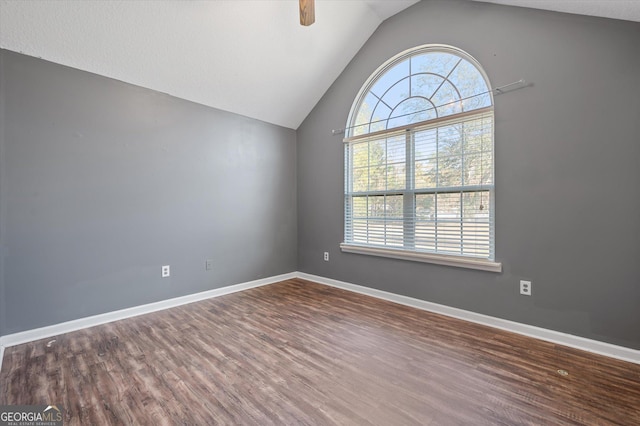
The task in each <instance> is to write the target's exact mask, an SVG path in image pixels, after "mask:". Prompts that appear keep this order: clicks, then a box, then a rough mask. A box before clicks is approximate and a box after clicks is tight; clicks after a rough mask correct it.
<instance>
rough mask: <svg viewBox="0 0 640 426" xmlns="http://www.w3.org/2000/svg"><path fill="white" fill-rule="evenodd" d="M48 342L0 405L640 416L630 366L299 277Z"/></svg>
mask: <svg viewBox="0 0 640 426" xmlns="http://www.w3.org/2000/svg"><path fill="white" fill-rule="evenodd" d="M50 340H52V339H46V340H42V341H37V342H33V343H28V344H24V345H20V346H14V347H10V348H7V349H6V351H5V356H4V363H3V365H2V372H1V374H0V385H1V390H0V404H52V403H57V404H59V405H61V406H62V407H64V410H65V412H64V414H65V425H89V424H94V425H103V424H193V425H211V424H233V425H236V424H242V425H244V424H255V425H266V424H279V425H281V424H285V425H291V424H317V425H324V424H342V425H344V424H358V425H360V424H376V425H409V424H419V425H483V424H488V425H520V424H533V425H565V424H587V425H606V424H621V425H640V365H636V364H631V363H625V362H622V361H616V360H612V359H609V358H605V357H601V356H597V355H592V354H588V353H585V352H581V351H578V350H574V349H570V348H566V347H561V346H558V345H554V344H552V343H547V342H542V341H538V340H534V339H531V338H527V337H523V336H519V335H516V334H511V333H508V332H503V331H500V330H496V329H492V328H488V327H484V326H480V325H476V324H472V323H468V322H464V321H460V320H456V319H451V318H447V317H443V316H440V315H435V314H431V313H428V312H424V311H420V310H417V309H413V308H409V307H405V306H401V305H396V304H393V303H390V302H386V301H381V300H378V299H374V298H370V297H367V296H363V295H359V294H355V293H350V292H347V291H343V290H339V289H335V288H331V287H326V286H323V285H319V284H314V283H310V282H308V281H303V280H298V279H294V280H289V281H285V282H282V283H278V284H272V285H269V286H264V287H259V288H255V289H252V290H247V291H244V292H241V293H234V294H230V295H226V296H222V297H219V298H215V299H210V300H206V301H203V302H198V303H193V304H190V305H185V306H181V307H177V308H173V309H170V310H166V311H162V312H157V313H153V314H149V315H144V316H140V317H135V318H130V319H126V320H123V321H118V322H113V323H110V324H105V325H102V326H98V327H93V328H90V329H85V330H81V331H77V332H73V333H69V334H65V335H61V336H57V337H56V341H55V342H54V343H53V344H51V346H50V347H47V343H48V342H49V341H50ZM558 369H564V370H567V371H568V372H569V375H568V376H561V375H560V374H558V372H557V370H558Z"/></svg>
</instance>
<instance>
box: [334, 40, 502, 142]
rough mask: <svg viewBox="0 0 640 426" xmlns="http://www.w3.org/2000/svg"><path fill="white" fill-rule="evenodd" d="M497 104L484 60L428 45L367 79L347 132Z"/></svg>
mask: <svg viewBox="0 0 640 426" xmlns="http://www.w3.org/2000/svg"><path fill="white" fill-rule="evenodd" d="M491 106H493V95H492V92H491V90H490V85H489V81H488V79H487V77H486V75H485V73H484V71H483V70H482V68H481V67H480V64H478V62H477V61H476V60H475V59H474V58H473V57H471V56H470V55H469V54H467V53H466V52H464V51H462V50H460V49H457V48H455V47H451V46H444V45H425V46H420V47H417V48H413V49H410V50H407V51H405V52H402V53H400V54H398V55H396V56H395V57H393V58H391V59H390V60H388V61H387V62H386V63H384V64H383V65H382V66H380V67H379V68H378V69H377V70H376V71H375V72H374V73H373V74H372V75H371V76H370V77H369V79H368V80H367V82H366V83H365V84H364V85H363V87H362V89H361V90H360V93H359V94H358V96H357V97H356V99H355V101H354V103H353V105H352V107H351V112H350V114H349V119H348V122H347V132H346V135H345V136H346V137H353V136H360V135H366V134H368V133H373V132H378V131H382V130H388V129H394V128H399V127H404V126H408V125H411V124H414V123H420V122H425V121H429V120H433V119H437V118H441V117H445V116H450V115H455V114H459V113H463V112H468V111H473V110H476V109H480V108H485V107H491Z"/></svg>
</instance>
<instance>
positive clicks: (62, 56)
mask: <svg viewBox="0 0 640 426" xmlns="http://www.w3.org/2000/svg"><path fill="white" fill-rule="evenodd" d="M416 2H417V0H393V1H389V0H387V1H373V0H367V1H344V0H342V1H340V0H338V1H332V0H318V1H316V23H315V24H314V25H312V26H310V27H302V26H301V25H300V24H299V17H298V13H299V12H298V1H297V0H287V1H277V0H276V1H264V0H262V1H260V0H258V1H238V0H228V1H169V0H160V1H132V0H128V1H113V0H109V1H98V0H93V1H73V0H72V1H65V0H54V1H49V0H40V1H14V0H2V1H0V47H2V48H5V49H8V50H12V51H16V52H21V53H24V54H27V55H31V56H35V57H40V58H43V59H46V60H49V61H52V62H56V63H59V64H63V65H68V66H71V67H74V68H78V69H81V70H85V71H90V72H93V73H96V74H100V75H104V76H107V77H112V78H115V79H118V80H122V81H125V82H127V83H132V84H136V85H139V86H143V87H147V88H151V89H154V90H158V91H161V92H165V93H169V94H171V95H174V96H177V97H180V98H183V99H188V100H190V101H194V102H198V103H201V104H204V105H209V106H212V107H215V108H220V109H223V110H227V111H231V112H235V113H238V114H242V115H245V116H248V117H253V118H257V119H259V120H263V121H266V122H269V123H274V124H278V125H281V126H285V127H289V128H293V129H296V128H297V127H298V126H299V125H300V123H301V122H302V120H303V119H304V118H305V117H306V116H307V114H308V113H309V112H310V111H311V109H312V108H313V107H314V106H315V104H316V103H317V102H318V100H319V99H320V98H321V97H322V95H323V94H324V93H325V91H326V90H327V89H328V88H329V86H330V85H331V84H332V83H333V81H334V80H335V79H336V78H337V77H338V75H339V74H340V72H342V70H343V69H344V68H345V66H346V65H347V64H348V63H349V61H350V60H351V59H352V58H353V56H354V55H355V54H356V53H357V51H358V50H359V49H360V47H361V46H362V45H363V44H364V42H365V41H366V40H367V39H368V38H369V36H370V35H371V34H372V33H373V32H374V31H375V29H376V28H377V27H378V25H379V24H380V23H381V22H382V21H383V20H384V19H386V18H388V17H389V16H391V15H393V14H395V13H397V12H399V11H400V10H402V9H404V8H406V7H408V6H410V5H411V4H413V3H416Z"/></svg>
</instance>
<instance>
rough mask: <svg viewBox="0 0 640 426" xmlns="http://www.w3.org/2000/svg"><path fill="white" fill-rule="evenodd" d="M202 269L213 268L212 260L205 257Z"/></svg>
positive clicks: (208, 269)
mask: <svg viewBox="0 0 640 426" xmlns="http://www.w3.org/2000/svg"><path fill="white" fill-rule="evenodd" d="M204 269H205V271H210V270H212V269H213V260H212V259H207V260H205V261H204Z"/></svg>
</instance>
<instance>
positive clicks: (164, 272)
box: [162, 265, 171, 278]
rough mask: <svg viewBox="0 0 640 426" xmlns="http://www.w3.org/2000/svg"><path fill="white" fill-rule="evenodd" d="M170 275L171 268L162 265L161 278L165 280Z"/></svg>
mask: <svg viewBox="0 0 640 426" xmlns="http://www.w3.org/2000/svg"><path fill="white" fill-rule="evenodd" d="M170 275H171V268H170V267H169V265H164V266H163V267H162V278H167V277H168V276H170Z"/></svg>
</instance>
